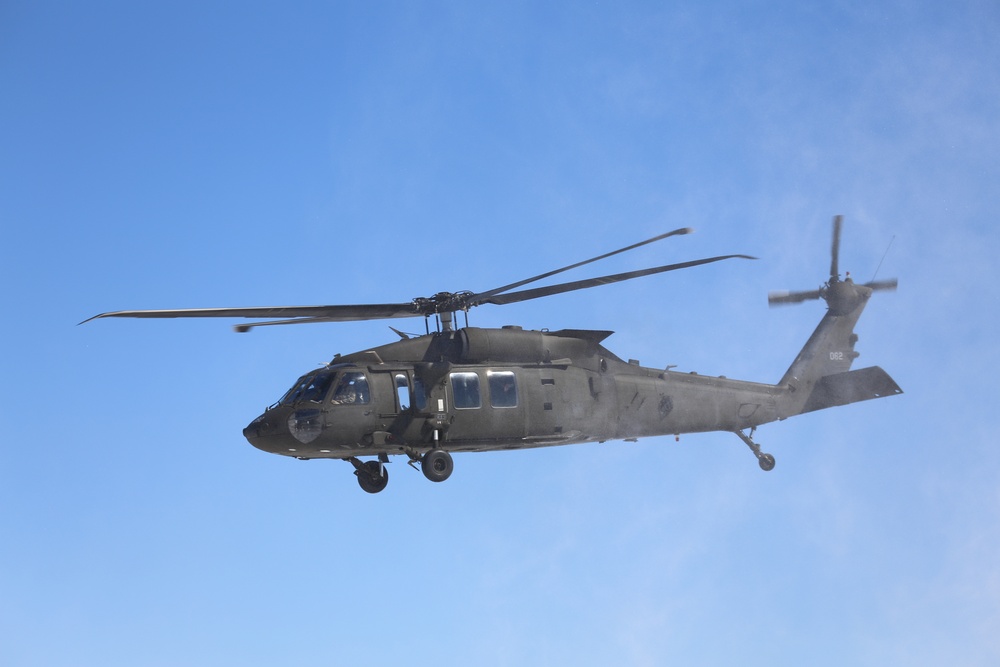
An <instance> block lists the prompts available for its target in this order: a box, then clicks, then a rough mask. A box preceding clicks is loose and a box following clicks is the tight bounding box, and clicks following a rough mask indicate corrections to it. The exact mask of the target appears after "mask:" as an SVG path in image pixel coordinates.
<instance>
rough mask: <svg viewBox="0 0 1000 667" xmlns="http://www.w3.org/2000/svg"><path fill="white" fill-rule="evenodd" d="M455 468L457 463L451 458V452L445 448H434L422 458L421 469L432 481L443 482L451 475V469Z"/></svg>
mask: <svg viewBox="0 0 1000 667" xmlns="http://www.w3.org/2000/svg"><path fill="white" fill-rule="evenodd" d="M454 469H455V463H454V461H452V460H451V454H449V453H448V452H446V451H444V450H443V449H432V450H431V451H429V452H427V453H426V454H424V457H423V458H422V459H420V470H421V471H423V473H424V477H426V478H427V479H429V480H431V481H432V482H443V481H444V480H446V479H448V478H449V477H451V471H452V470H454Z"/></svg>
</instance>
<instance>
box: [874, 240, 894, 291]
mask: <svg viewBox="0 0 1000 667" xmlns="http://www.w3.org/2000/svg"><path fill="white" fill-rule="evenodd" d="M895 240H896V235H895V234H893V235H892V238H891V239H889V245H888V246H886V248H885V252H884V253H882V259H880V260H879V261H878V266H876V267H875V274H874V275H873V276H872V282H875V276H877V275H878V272H879V269H881V268H882V262H884V261H885V256H886V255H888V254H889V248H891V247H892V242H893V241H895Z"/></svg>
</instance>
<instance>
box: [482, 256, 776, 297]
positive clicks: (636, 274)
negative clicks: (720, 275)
mask: <svg viewBox="0 0 1000 667" xmlns="http://www.w3.org/2000/svg"><path fill="white" fill-rule="evenodd" d="M735 257H739V258H742V259H757V258H756V257H751V256H750V255H721V256H719V257H709V258H707V259H696V260H693V261H690V262H681V263H679V264H667V265H665V266H657V267H655V268H652V269H642V270H640V271H629V272H627V273H616V274H614V275H610V276H601V277H599V278H590V279H588V280H577V281H575V282H570V283H560V284H558V285H550V286H549V287H537V288H535V289H529V290H522V291H520V292H511V293H510V294H496V295H494V296H491V297H489V298H487V299H483V300H478V299H477V300H476V301H475V304H474V305H478V304H480V303H493V304H497V305H504V304H508V303H517V302H519V301H528V300H529V299H539V298H541V297H543V296H552V295H553V294H563V293H565V292H572V291H575V290H581V289H589V288H591V287H597V286H598V285H610V284H612V283H618V282H622V281H623V280H632V279H633V278H642V277H643V276H651V275H654V274H657V273H665V272H666V271H676V270H677V269H687V268H690V267H692V266H700V265H702V264H711V263H712V262H719V261H722V260H724V259H733V258H735Z"/></svg>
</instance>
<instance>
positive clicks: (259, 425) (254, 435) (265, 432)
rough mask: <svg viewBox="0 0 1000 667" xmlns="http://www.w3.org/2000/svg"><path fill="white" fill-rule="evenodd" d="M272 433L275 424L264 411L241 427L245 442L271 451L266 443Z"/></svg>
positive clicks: (273, 433)
mask: <svg viewBox="0 0 1000 667" xmlns="http://www.w3.org/2000/svg"><path fill="white" fill-rule="evenodd" d="M274 435H275V425H274V424H273V423H272V420H271V419H270V415H269V414H267V413H266V412H265V413H264V414H262V415H261V416H259V417H257V418H256V419H254V420H253V421H252V422H250V423H249V424H248V425H247V427H246V428H245V429H243V437H244V438H246V439H247V442H249V443H250V444H251V445H253V446H254V447H256V448H257V449H261V450H263V451H265V452H267V451H271V449H270V448H269V447H268V446H267V444H266V443H267V442H268V441H269V440H271V438H272V436H274Z"/></svg>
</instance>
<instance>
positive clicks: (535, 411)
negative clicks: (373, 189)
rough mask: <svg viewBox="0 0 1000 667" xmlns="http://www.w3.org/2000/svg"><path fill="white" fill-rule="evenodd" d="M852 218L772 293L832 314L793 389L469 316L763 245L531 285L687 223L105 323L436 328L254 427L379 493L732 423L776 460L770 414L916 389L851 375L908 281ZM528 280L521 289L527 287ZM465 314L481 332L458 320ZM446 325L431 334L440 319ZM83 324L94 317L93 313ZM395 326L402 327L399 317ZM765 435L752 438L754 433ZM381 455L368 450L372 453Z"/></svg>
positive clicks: (370, 355) (294, 398) (344, 365)
mask: <svg viewBox="0 0 1000 667" xmlns="http://www.w3.org/2000/svg"><path fill="white" fill-rule="evenodd" d="M841 224H842V218H841V217H840V216H837V217H836V218H834V223H833V244H832V250H831V254H832V259H831V264H830V277H829V279H828V280H827V281H826V282H825V283H824V284H823V285H822V286H821V287H819V288H818V289H815V290H810V291H800V292H780V293H771V294H770V295H769V297H768V300H769V303H770V304H771V305H777V304H789V303H799V302H802V301H806V300H810V299H823V300H824V301H826V303H827V312H826V314H825V315H824V316H823V318H822V320H821V321H820V323H819V325H818V326H817V327H816V330H815V332H813V334H812V336H811V337H810V338H809V340H808V341H807V342H806V344H805V346H804V347H803V348H802V351H801V352H799V354H798V356H797V357H796V358H795V360H794V361H793V362H792V365H791V366H790V367H789V368H788V370H787V371H786V372H785V374H784V375H783V376H782V378H781V379H780V380H779V381H778V383H777V384H764V383H758V382H749V381H743V380H731V379H727V378H725V377H707V376H702V375H698V374H696V373H684V372H679V371H674V370H670V368H671V367H667V368H665V369H664V368H647V367H643V366H640V365H639V363H638V362H637V361H634V360H628V361H626V360H623V359H621V358H619V357H618V356H617V355H615V354H614V353H612V352H611V351H609V350H608V349H607V348H605V347H604V346H603V345H602V343H603V341H604V340H605V339H606V338H607V337H608V336H610V335H611V334H612V332H611V331H590V330H579V329H563V330H559V331H548V330H543V331H525V330H523V329H522V328H521V327H517V326H505V327H502V328H499V329H497V328H477V327H471V326H469V323H468V312H469V310H470V309H471V308H473V307H475V306H479V305H482V304H487V303H489V304H497V305H503V304H511V303H517V302H522V301H527V300H530V299H538V298H541V297H546V296H552V295H555V294H561V293H565V292H570V291H574V290H581V289H588V288H591V287H596V286H598V285H606V284H610V283H616V282H621V281H624V280H632V279H635V278H640V277H644V276H650V275H654V274H657V273H664V272H668V271H675V270H678V269H686V268H691V267H695V266H699V265H703V264H710V263H713V262H719V261H722V260H728V259H737V258H739V259H755V258H753V257H750V256H748V255H721V256H717V257H709V258H705V259H698V260H693V261H688V262H681V263H677V264H668V265H664V266H659V267H655V268H650V269H643V270H639V271H631V272H627V273H618V274H614V275H607V276H602V277H598V278H590V279H586V280H578V281H575V282H567V283H560V284H556V285H551V286H548V287H537V288H532V289H524V290H518V288H520V287H523V286H525V285H527V284H529V283H533V282H536V281H539V280H542V279H545V278H549V277H551V276H554V275H557V274H559V273H562V272H564V271H568V270H570V269H575V268H578V267H581V266H584V265H585V264H589V263H591V262H596V261H598V260H601V259H605V258H607V257H611V256H612V255H616V254H619V253H622V252H626V251H628V250H632V249H635V248H638V247H640V246H644V245H647V244H649V243H653V242H655V241H659V240H662V239H666V238H668V237H672V236H679V235H683V234H688V233H690V232H691V230H690V229H689V228H684V229H677V230H674V231H671V232H667V233H666V234H661V235H659V236H656V237H653V238H651V239H647V240H645V241H642V242H640V243H636V244H633V245H630V246H627V247H625V248H621V249H619V250H615V251H612V252H609V253H606V254H604V255H600V256H598V257H594V258H591V259H588V260H584V261H582V262H578V263H576V264H572V265H569V266H566V267H563V268H560V269H556V270H554V271H549V272H547V273H543V274H541V275H538V276H534V277H532V278H528V279H526V280H521V281H518V282H514V283H511V284H509V285H504V286H503V287H498V288H496V289H492V290H488V291H486V292H478V293H474V292H468V291H466V292H454V293H453V292H441V293H438V294H435V295H434V296H432V297H427V298H416V299H413V300H412V301H409V302H405V303H388V304H366V305H334V306H304V307H275V308H210V309H182V310H127V311H117V312H110V313H103V314H101V315H97V316H95V317H92V318H90V319H88V320H85V321H86V322H89V321H91V320H95V319H99V318H105V317H151V318H172V317H230V318H236V317H240V318H249V319H254V318H256V319H263V318H272V319H269V320H267V321H255V322H251V323H247V324H240V325H237V326H236V327H234V328H235V329H236V331H239V332H246V331H249V330H250V329H252V328H254V327H260V326H273V325H282V324H302V323H316V322H342V321H352V320H377V319H394V318H407V317H411V318H412V317H423V318H424V321H425V330H426V333H425V334H423V335H417V336H411V335H409V334H406V333H403V332H401V331H399V330H397V329H393V331H395V332H396V334H398V335H399V337H400V340H397V341H395V342H392V343H388V344H386V345H381V346H379V347H374V348H371V349H367V350H362V351H360V352H355V353H353V354H347V355H339V354H338V355H336V356H335V357H334V358H333V360H332V361H330V362H329V363H328V364H327V365H326V366H324V367H322V368H319V369H317V370H313V371H310V372H308V373H306V374H305V375H303V376H302V377H300V378H299V379H298V380H296V381H295V383H294V384H293V385H292V387H291V389H289V390H288V391H287V392H286V393H285V395H284V396H282V397H281V398H280V399H279V400H278V401H277V402H276V403H275V404H273V405H272V406H270V407H269V408H267V409H266V410H265V411H264V413H263V414H262V415H260V416H259V417H257V418H256V419H254V420H253V421H252V422H251V423H250V424H249V425H248V426H247V427H246V428H245V429H243V434H244V436H245V437H246V439H247V440H248V441H249V442H250V444H252V445H253V446H254V447H257V448H258V449H261V450H263V451H265V452H271V453H274V454H281V455H283V456H291V457H295V458H297V459H302V460H309V459H341V460H344V461H347V462H349V463H350V464H351V465H352V466H353V467H354V474H355V475H356V476H357V480H358V484H359V485H360V486H361V488H362V489H363V490H365V491H367V492H368V493H378V492H380V491H382V490H383V489H385V487H386V485H387V484H388V482H389V471H388V469H387V468H386V464H387V463H388V462H389V457H390V456H393V455H405V456H406V457H407V459H408V463H409V465H410V466H411V467H414V468H416V467H417V464H419V466H420V469H421V470H422V472H423V474H424V476H425V477H427V479H429V480H430V481H432V482H443V481H444V480H446V479H448V477H449V476H450V475H451V474H452V470H453V468H454V462H453V459H452V454H453V453H455V452H481V451H493V450H514V449H527V448H532V447H550V446H554V445H569V444H574V443H584V442H604V441H607V440H626V441H634V440H636V439H638V438H641V437H650V436H662V435H675V436H680V435H681V434H683V433H698V432H708V431H730V432H732V433H734V434H736V435H737V436H738V437H739V438H740V439H741V440H742V441H743V442H744V443H745V444H746V445H747V446H748V447H749V448H750V450H751V451H752V452H753V454H754V456H756V458H757V461H758V463H759V465H760V467H761V469H763V470H765V471H769V470H771V469H773V468H774V463H775V461H774V457H773V456H772V455H771V454H768V453H765V452H762V451H761V448H760V445H759V444H758V443H756V442H755V441H754V440H753V434H754V431H755V430H756V428H757V427H758V426H760V425H762V424H766V423H769V422H773V421H778V420H783V419H786V418H788V417H791V416H794V415H799V414H803V413H807V412H812V411H814V410H822V409H825V408H830V407H834V406H839V405H846V404H848V403H854V402H858V401H865V400H869V399H874V398H880V397H884V396H892V395H894V394H900V393H902V390H901V389H900V388H899V387H898V386H897V384H896V383H895V381H893V379H892V378H891V377H889V375H888V374H887V373H886V372H885V371H883V370H882V369H881V368H879V367H878V366H871V367H868V368H863V369H860V370H854V371H852V370H850V368H851V364H852V363H853V362H854V360H855V359H856V358H857V357H858V353H857V352H855V351H854V346H855V343H857V340H858V337H857V335H856V334H855V333H854V326H855V324H856V322H857V321H858V318H859V317H860V316H861V312H862V311H863V310H864V308H865V305H866V304H867V303H868V299H869V298H870V297H871V295H872V293H873V292H875V291H878V290H892V289H895V288H896V285H897V281H896V280H895V279H892V280H885V281H877V282H876V281H872V282H869V283H865V284H857V283H855V282H854V281H853V280H851V278H850V275H849V274H848V275H847V276H846V277H845V278H844V279H843V280H841V278H840V274H839V268H838V256H839V251H840V232H841ZM511 290H518V291H511ZM460 313H463V314H464V316H465V326H464V327H456V326H455V325H456V317H457V315H458V314H460ZM432 316H433V317H434V319H435V323H436V326H435V330H434V331H433V332H432V331H431V330H430V324H429V322H430V318H431V317H432ZM81 324H82V323H81ZM390 328H392V327H390ZM748 429H749V433H747V432H746V431H747V430H748ZM362 457H366V459H367V460H363V459H362Z"/></svg>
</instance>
